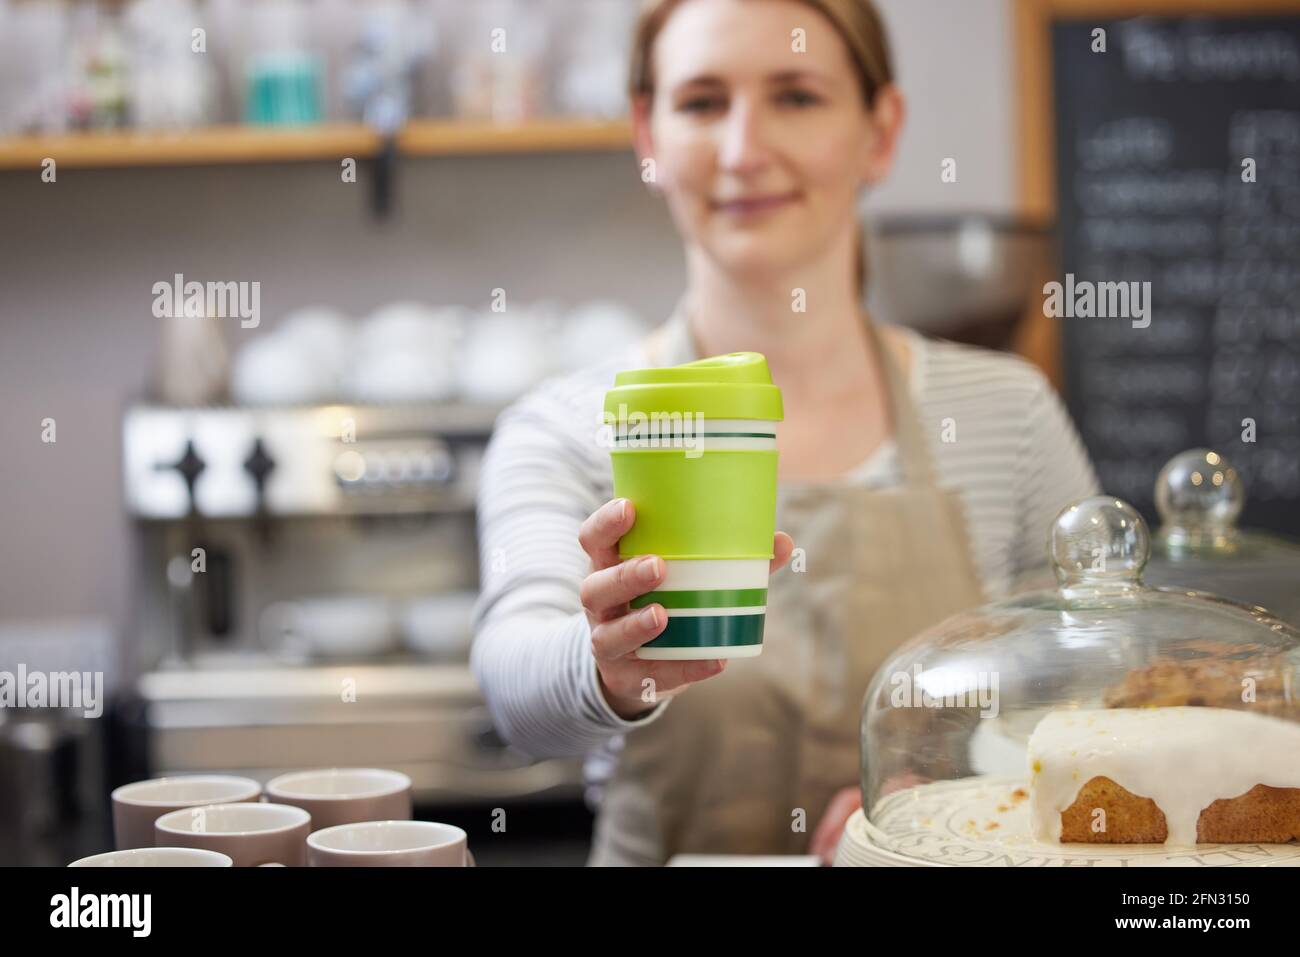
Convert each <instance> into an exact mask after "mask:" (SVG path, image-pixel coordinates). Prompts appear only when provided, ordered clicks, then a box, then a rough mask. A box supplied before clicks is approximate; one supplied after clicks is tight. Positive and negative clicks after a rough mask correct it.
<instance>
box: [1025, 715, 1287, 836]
mask: <svg viewBox="0 0 1300 957" xmlns="http://www.w3.org/2000/svg"><path fill="white" fill-rule="evenodd" d="M1029 772H1030V827H1031V829H1032V831H1033V834H1034V837H1035V838H1037V839H1038V840H1042V841H1053V842H1055V843H1060V840H1061V812H1062V811H1064V810H1065V809H1066V808H1068V807H1069V806H1070V805H1071V804H1073V803H1074V801H1075V798H1076V797H1078V794H1079V789H1080V788H1081V787H1083V785H1085V784H1087V783H1088V781H1090V780H1092V779H1093V778H1095V777H1097V776H1098V775H1104V776H1105V777H1108V778H1110V779H1111V780H1112V781H1114V782H1115V783H1116V784H1119V785H1120V786H1121V787H1124V788H1126V789H1127V790H1129V791H1131V792H1132V793H1134V794H1136V795H1138V796H1140V797H1145V798H1150V799H1151V800H1153V801H1155V803H1156V804H1157V805H1158V806H1159V808H1160V810H1161V811H1162V812H1163V813H1164V815H1165V821H1166V823H1167V824H1168V828H1169V838H1168V840H1167V841H1166V843H1167V844H1180V845H1192V844H1195V843H1196V822H1197V818H1198V817H1200V813H1201V811H1202V810H1204V809H1205V808H1206V807H1207V806H1209V805H1210V804H1212V803H1213V802H1214V801H1217V800H1219V799H1221V798H1235V797H1239V796H1240V795H1242V794H1245V793H1246V792H1247V791H1249V790H1250V789H1251V788H1253V787H1255V785H1257V784H1264V785H1268V786H1269V787H1277V788H1293V787H1300V724H1296V723H1295V722H1291V721H1284V720H1282V719H1280V718H1271V717H1267V716H1265V715H1258V714H1253V713H1251V712H1249V711H1232V710H1228V709H1225V708H1186V707H1177V708H1110V709H1106V710H1100V711H1053V712H1052V713H1050V714H1049V715H1047V717H1045V718H1043V720H1042V721H1040V722H1039V723H1038V727H1037V728H1035V729H1034V733H1033V735H1032V736H1031V737H1030V739H1029Z"/></svg>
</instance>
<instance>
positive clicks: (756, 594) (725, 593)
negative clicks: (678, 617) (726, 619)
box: [630, 588, 767, 608]
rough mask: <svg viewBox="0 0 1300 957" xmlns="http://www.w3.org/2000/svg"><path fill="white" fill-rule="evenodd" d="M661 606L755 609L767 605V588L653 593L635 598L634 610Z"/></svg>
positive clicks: (633, 601) (633, 600)
mask: <svg viewBox="0 0 1300 957" xmlns="http://www.w3.org/2000/svg"><path fill="white" fill-rule="evenodd" d="M656 603H657V604H660V605H663V606H664V607H665V608H754V607H757V606H759V605H766V604H767V589H766V588H718V589H715V590H712V591H705V590H701V589H687V590H685V591H652V592H649V593H647V594H645V595H638V596H637V597H636V598H633V599H632V601H631V603H630V604H631V605H632V607H633V608H644V607H645V606H646V605H652V604H656Z"/></svg>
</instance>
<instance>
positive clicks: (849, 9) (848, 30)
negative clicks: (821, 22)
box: [628, 0, 894, 106]
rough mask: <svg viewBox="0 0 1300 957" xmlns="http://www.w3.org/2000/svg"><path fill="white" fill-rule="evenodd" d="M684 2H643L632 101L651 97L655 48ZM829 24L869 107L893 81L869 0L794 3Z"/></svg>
mask: <svg viewBox="0 0 1300 957" xmlns="http://www.w3.org/2000/svg"><path fill="white" fill-rule="evenodd" d="M684 2H685V0H646V2H645V3H644V4H643V5H642V8H641V15H640V17H638V19H637V24H636V32H635V33H634V34H633V37H632V64H631V73H630V75H629V77H628V92H629V93H630V94H631V95H632V96H633V97H634V98H635V97H638V96H652V95H653V94H654V55H653V54H654V45H655V40H656V39H657V38H658V36H659V31H660V30H662V29H663V26H664V24H665V23H667V22H668V18H669V17H670V16H671V15H672V13H673V11H674V10H676V9H677V8H678V7H679V6H681V5H682V4H683V3H684ZM794 2H796V3H801V4H803V5H804V6H805V7H811V8H812V9H814V10H816V11H817V12H818V13H820V14H821V15H822V16H823V17H825V18H826V19H827V20H828V21H830V23H831V25H832V26H833V27H835V32H837V33H838V34H839V35H840V39H842V40H843V41H844V44H845V46H847V47H848V49H849V55H850V56H851V57H852V59H853V68H854V69H855V70H856V71H857V74H858V81H859V83H860V85H861V89H862V102H863V103H864V104H866V105H867V106H872V105H873V104H874V103H875V100H876V93H877V91H879V90H880V88H881V87H883V86H887V85H889V84H890V83H893V82H894V66H893V61H892V58H891V55H890V52H889V40H888V38H887V37H886V36H885V26H884V23H883V22H882V21H881V19H880V13H879V12H878V11H877V10H876V5H875V4H874V3H873V2H872V0H794Z"/></svg>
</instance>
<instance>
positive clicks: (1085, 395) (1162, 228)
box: [1052, 17, 1300, 536]
mask: <svg viewBox="0 0 1300 957" xmlns="http://www.w3.org/2000/svg"><path fill="white" fill-rule="evenodd" d="M1099 28H1100V29H1101V30H1103V31H1105V32H1104V35H1099V34H1098V33H1097V32H1096V31H1097V30H1098V29H1099ZM1099 40H1101V41H1103V42H1104V44H1105V49H1104V52H1103V51H1102V50H1101V49H1100V44H1099ZM1052 51H1053V61H1052V62H1053V68H1052V69H1053V77H1054V80H1053V82H1054V87H1055V88H1054V90H1053V95H1054V103H1055V116H1056V162H1057V207H1058V210H1059V222H1060V230H1061V274H1060V275H1059V276H1057V277H1055V278H1056V280H1058V281H1059V282H1060V284H1061V287H1062V289H1061V295H1060V297H1059V300H1060V302H1059V303H1058V304H1060V305H1063V306H1065V307H1066V310H1067V311H1062V312H1055V313H1053V314H1054V315H1059V316H1060V317H1061V318H1059V320H1058V321H1059V323H1060V328H1061V341H1062V349H1063V358H1064V363H1065V365H1064V371H1065V391H1066V400H1067V403H1068V405H1069V407H1070V412H1071V414H1072V415H1073V416H1074V419H1075V422H1076V423H1077V424H1078V426H1079V429H1080V431H1081V433H1082V435H1083V438H1084V441H1085V443H1086V444H1087V446H1088V449H1089V451H1090V452H1091V454H1092V457H1093V461H1094V462H1095V463H1096V465H1097V470H1098V473H1099V476H1100V479H1101V483H1102V487H1103V488H1104V489H1105V490H1106V491H1108V492H1111V493H1114V494H1116V495H1119V496H1121V497H1123V498H1125V499H1127V500H1129V501H1130V502H1132V503H1133V504H1134V505H1136V506H1138V507H1139V508H1141V509H1142V511H1143V512H1144V513H1145V514H1146V515H1147V517H1148V519H1153V518H1154V517H1155V516H1154V508H1153V504H1152V486H1153V483H1154V481H1155V477H1156V474H1157V473H1158V472H1159V470H1160V467H1161V465H1163V463H1164V462H1165V461H1166V460H1167V459H1168V458H1169V457H1170V456H1172V455H1173V454H1175V453H1176V452H1179V451H1181V450H1183V449H1187V448H1193V447H1196V446H1210V447H1213V448H1217V449H1219V450H1220V451H1222V452H1223V453H1224V454H1225V455H1226V456H1227V457H1228V459H1229V460H1230V461H1231V462H1232V463H1233V464H1234V465H1235V466H1237V468H1238V470H1239V471H1240V473H1241V475H1242V477H1243V479H1244V481H1245V483H1246V489H1247V495H1248V500H1247V509H1246V513H1245V514H1244V515H1243V517H1242V524H1245V525H1251V526H1255V527H1260V528H1271V529H1273V530H1275V531H1280V532H1284V533H1287V534H1290V535H1293V536H1300V17H1293V18H1278V17H1242V18H1238V17H1190V18H1177V19H1174V18H1159V17H1152V18H1149V17H1142V18H1136V19H1126V20H1107V19H1096V20H1086V21H1084V20H1072V19H1071V20H1057V21H1055V22H1054V23H1053V25H1052ZM1144 283H1150V286H1149V287H1144V286H1143V285H1141V284H1144ZM1133 284H1138V285H1133ZM1144 291H1145V292H1146V293H1149V297H1148V298H1147V299H1146V301H1145V302H1144V301H1143V293H1144ZM1126 299H1127V302H1126V301H1125V300H1126ZM1087 300H1091V301H1087ZM1076 305H1077V306H1078V308H1075V306H1076ZM1106 306H1109V307H1110V308H1109V310H1108V309H1107V308H1105V307H1106ZM1142 309H1146V310H1147V311H1146V313H1145V315H1143V314H1142V311H1141V310H1142ZM1117 313H1118V315H1117Z"/></svg>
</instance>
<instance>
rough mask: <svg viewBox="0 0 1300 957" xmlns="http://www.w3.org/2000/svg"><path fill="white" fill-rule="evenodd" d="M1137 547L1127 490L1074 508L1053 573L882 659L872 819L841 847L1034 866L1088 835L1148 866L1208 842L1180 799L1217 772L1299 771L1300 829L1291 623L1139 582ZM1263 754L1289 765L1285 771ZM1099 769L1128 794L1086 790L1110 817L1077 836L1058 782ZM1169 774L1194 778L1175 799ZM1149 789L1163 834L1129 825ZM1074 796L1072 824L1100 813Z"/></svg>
mask: <svg viewBox="0 0 1300 957" xmlns="http://www.w3.org/2000/svg"><path fill="white" fill-rule="evenodd" d="M1150 546H1151V542H1150V536H1149V533H1148V530H1147V526H1146V523H1145V522H1144V521H1143V519H1142V517H1141V516H1140V515H1139V514H1138V512H1137V511H1136V510H1135V509H1134V508H1133V507H1132V506H1130V505H1128V504H1127V503H1125V502H1123V501H1120V500H1118V499H1116V498H1113V497H1109V496H1097V497H1093V498H1088V499H1084V500H1082V501H1079V502H1076V503H1074V504H1072V505H1070V506H1068V507H1066V508H1065V509H1063V510H1062V511H1061V512H1060V514H1059V515H1058V516H1057V517H1056V519H1055V521H1054V523H1053V526H1052V528H1051V533H1050V539H1049V547H1050V554H1051V558H1052V561H1053V563H1054V565H1055V571H1056V577H1057V583H1058V584H1057V587H1055V588H1049V589H1044V590H1039V591H1033V592H1028V593H1023V594H1019V595H1016V596H1013V597H1011V598H1007V599H1004V600H1002V601H998V602H994V603H991V604H987V605H983V606H981V607H978V608H975V609H972V610H969V611H966V612H962V613H960V614H957V615H954V616H952V617H950V618H948V619H947V620H945V621H943V622H940V623H939V624H937V625H935V626H933V627H932V628H930V629H928V630H927V631H925V632H923V633H922V634H920V635H918V636H917V637H916V638H914V639H913V640H911V641H910V642H909V643H908V644H906V645H905V646H903V647H902V648H901V649H899V650H898V651H897V652H896V653H895V654H894V655H893V656H892V657H891V658H890V659H889V660H888V661H886V663H885V664H884V665H883V666H882V667H881V669H880V670H879V671H878V672H877V673H876V675H875V677H874V678H873V680H872V682H871V685H870V687H869V689H868V691H867V694H866V698H865V700H864V703H863V710H862V726H861V748H862V769H861V770H862V782H861V783H862V796H863V809H864V812H865V814H862V815H859V816H858V818H857V820H856V822H851V826H850V828H848V829H846V834H845V838H844V841H843V842H842V843H841V851H842V852H843V849H844V847H845V844H846V843H848V844H852V843H853V841H854V840H858V841H860V842H861V843H863V845H864V846H866V845H870V846H871V848H872V854H874V855H876V858H875V859H873V860H872V861H871V863H926V864H974V865H982V866H990V865H996V864H999V863H1000V864H1006V865H1025V864H1028V865H1031V866H1032V865H1033V864H1035V863H1038V864H1046V865H1051V864H1059V863H1062V862H1063V861H1064V862H1066V863H1068V862H1069V860H1070V858H1069V855H1070V854H1071V853H1073V851H1071V848H1078V847H1086V848H1087V849H1088V852H1089V855H1090V858H1092V857H1098V856H1099V855H1100V856H1101V857H1104V858H1108V859H1110V858H1113V859H1114V860H1116V861H1119V860H1123V861H1125V866H1131V865H1132V864H1134V863H1143V861H1140V860H1130V858H1134V856H1135V855H1137V856H1139V857H1141V856H1142V855H1147V858H1149V859H1148V860H1146V862H1148V863H1162V864H1168V863H1170V861H1169V860H1168V859H1167V858H1168V855H1169V854H1170V853H1171V851H1170V848H1171V847H1173V846H1174V843H1175V842H1181V843H1190V844H1203V843H1204V842H1203V840H1202V839H1201V838H1200V837H1190V838H1189V836H1188V835H1189V833H1190V832H1189V831H1188V827H1189V826H1190V827H1192V828H1196V827H1199V826H1201V825H1199V824H1198V823H1197V822H1198V820H1199V819H1198V818H1195V817H1194V816H1193V817H1192V819H1191V824H1190V825H1189V824H1188V823H1187V822H1188V815H1187V813H1185V811H1186V809H1182V810H1180V807H1181V805H1180V801H1181V802H1182V803H1184V804H1185V803H1186V801H1184V800H1183V797H1184V796H1186V800H1187V801H1191V800H1193V799H1194V798H1195V796H1196V795H1197V794H1199V793H1200V791H1198V790H1197V788H1198V787H1200V788H1201V789H1202V790H1204V789H1205V788H1212V787H1214V786H1216V785H1215V784H1214V781H1215V779H1216V776H1217V778H1218V779H1219V782H1220V785H1222V782H1223V781H1225V780H1228V781H1231V780H1237V779H1241V780H1244V781H1248V782H1253V783H1255V784H1260V785H1265V786H1270V787H1277V788H1282V787H1283V786H1285V785H1287V783H1288V782H1292V783H1293V784H1294V786H1295V788H1296V790H1295V791H1294V792H1290V791H1279V792H1278V794H1279V795H1282V796H1283V797H1286V798H1288V799H1290V798H1294V799H1295V807H1294V810H1295V813H1296V815H1297V823H1296V827H1297V830H1296V832H1295V837H1296V838H1297V839H1300V631H1296V630H1295V629H1294V628H1292V627H1291V626H1290V625H1288V624H1287V623H1286V622H1284V621H1282V620H1280V619H1278V618H1275V617H1273V616H1272V615H1271V614H1269V613H1268V612H1266V611H1265V610H1263V609H1262V608H1256V607H1250V606H1246V605H1242V604H1238V603H1235V602H1232V601H1229V600H1226V599H1223V598H1219V597H1216V596H1213V595H1210V594H1206V593H1203V592H1199V591H1192V590H1189V589H1181V590H1173V589H1161V588H1153V587H1150V586H1148V585H1147V584H1146V583H1144V581H1143V580H1142V571H1143V566H1144V565H1145V564H1146V562H1147V559H1148V557H1149V553H1150ZM1208 709H1215V710H1213V711H1210V710H1208ZM1207 721H1208V722H1209V723H1210V725H1211V726H1210V727H1209V728H1208V729H1207V728H1206V727H1204V725H1205V723H1206V722H1207ZM1152 722H1155V723H1154V724H1153V723H1152ZM1242 722H1263V724H1262V725H1258V726H1257V725H1255V724H1249V725H1248V726H1242ZM1243 735H1244V736H1246V737H1248V738H1249V739H1250V741H1251V742H1252V747H1254V745H1255V744H1258V749H1259V753H1258V755H1257V756H1256V757H1254V758H1252V757H1251V754H1252V750H1251V747H1246V746H1245V745H1246V742H1245V741H1242V740H1241V738H1242V736H1243ZM1081 736H1082V737H1081ZM1223 741H1229V742H1236V746H1235V747H1226V748H1225V747H1221V746H1220V745H1221V743H1222V742H1223ZM1197 742H1199V743H1197ZM1189 749H1191V750H1190V751H1189ZM1148 752H1149V753H1148ZM1224 752H1226V753H1227V755H1228V756H1227V757H1226V758H1225V757H1224ZM1189 755H1190V756H1189ZM1085 759H1086V760H1085ZM1094 759H1095V761H1097V762H1102V763H1100V764H1095V765H1093V764H1089V763H1088V761H1089V760H1094ZM1107 761H1108V762H1110V763H1106V762H1107ZM1125 761H1128V762H1130V765H1125V764H1124V762H1125ZM1232 761H1237V763H1238V764H1239V765H1240V767H1236V766H1235V765H1234V766H1233V767H1235V770H1233V768H1229V767H1227V764H1231V762H1232ZM1225 762H1227V763H1226V764H1225ZM1269 763H1272V764H1282V765H1285V766H1286V767H1285V769H1284V772H1279V773H1280V774H1281V776H1280V777H1279V776H1278V774H1275V773H1274V772H1273V770H1271V769H1269V768H1268V767H1265V766H1264V765H1266V764H1269ZM1256 765H1258V773H1257V772H1256ZM1112 767H1113V768H1115V770H1109V769H1111V768H1112ZM1098 768H1100V769H1101V770H1100V771H1097V769H1098ZM1093 771H1096V772H1097V773H1096V774H1093ZM1103 772H1105V774H1103ZM1157 774H1159V775H1161V778H1160V780H1159V781H1156V782H1154V783H1152V782H1151V780H1150V779H1151V777H1152V776H1153V775H1157ZM1234 774H1235V775H1236V776H1237V777H1236V778H1234V777H1233V775H1234ZM1106 775H1109V777H1107V776H1106ZM1126 775H1127V776H1126ZM1071 778H1072V779H1073V782H1074V783H1073V784H1071V783H1070V782H1071ZM1255 778H1258V780H1257V781H1256V780H1255ZM1108 779H1114V780H1112V781H1111V783H1112V784H1113V783H1116V781H1118V783H1119V784H1120V785H1125V784H1127V786H1128V788H1129V789H1131V793H1130V790H1126V789H1125V788H1124V787H1119V788H1118V789H1115V790H1112V791H1111V792H1108V793H1109V794H1110V797H1109V798H1107V799H1106V800H1102V799H1097V800H1094V801H1093V802H1092V803H1093V804H1095V805H1097V806H1099V807H1101V812H1100V813H1101V816H1102V817H1103V818H1104V817H1105V816H1106V814H1107V813H1109V814H1110V818H1109V820H1110V822H1111V823H1110V825H1109V826H1110V828H1111V830H1110V831H1109V832H1102V834H1101V836H1100V837H1097V836H1095V835H1094V836H1093V837H1089V836H1087V834H1085V833H1083V832H1082V831H1081V832H1079V833H1075V832H1074V831H1071V830H1070V829H1069V826H1068V822H1067V825H1062V823H1061V821H1064V820H1066V818H1067V817H1068V813H1073V812H1074V811H1075V810H1080V805H1079V801H1081V800H1083V799H1082V797H1080V798H1079V799H1078V800H1076V802H1075V804H1074V805H1072V806H1069V811H1068V813H1066V812H1064V810H1063V807H1062V805H1068V801H1066V800H1063V799H1062V795H1063V794H1066V792H1070V793H1073V792H1079V794H1080V795H1082V794H1083V792H1082V791H1080V790H1079V789H1080V787H1081V786H1082V785H1084V784H1087V785H1089V786H1090V787H1092V786H1094V785H1096V786H1100V784H1099V783H1098V782H1099V781H1105V780H1108ZM1179 779H1183V780H1185V781H1186V782H1188V784H1187V787H1186V788H1184V791H1183V792H1179V796H1177V797H1171V796H1170V795H1169V794H1168V793H1167V790H1168V788H1169V787H1170V786H1171V785H1170V783H1169V782H1172V781H1177V780H1179ZM1049 785H1051V787H1053V788H1055V791H1054V792H1052V793H1049V791H1050V790H1051V789H1050V788H1049ZM1242 790H1243V792H1244V791H1245V790H1248V788H1247V787H1243V788H1242ZM1207 793H1208V792H1207ZM1270 793H1271V792H1270ZM1066 796H1067V797H1068V795H1066ZM1221 796H1222V795H1221ZM1153 797H1154V799H1155V804H1156V806H1159V807H1160V808H1161V811H1162V814H1161V815H1160V816H1161V817H1162V818H1163V819H1164V822H1165V824H1164V826H1165V827H1166V834H1165V836H1164V838H1161V837H1160V834H1159V832H1158V831H1152V832H1150V833H1148V832H1145V831H1142V830H1140V829H1135V828H1136V824H1135V822H1136V821H1137V820H1138V816H1137V815H1135V814H1133V813H1130V811H1131V809H1132V807H1135V806H1137V805H1136V804H1135V802H1138V801H1141V800H1147V799H1150V798H1153ZM1130 799H1131V800H1130ZM1053 800H1054V801H1056V802H1057V806H1055V807H1052V806H1050V804H1051V801H1053ZM1108 801H1109V803H1107V802H1108ZM1126 801H1127V802H1128V803H1127V804H1126V803H1125V802H1126ZM1044 802H1046V803H1044ZM1116 802H1118V803H1116ZM1085 803H1086V802H1085ZM1082 810H1083V811H1088V812H1089V814H1090V816H1089V817H1088V818H1087V819H1086V821H1085V825H1084V826H1085V827H1086V826H1087V825H1095V822H1094V821H1093V816H1095V815H1096V814H1097V813H1099V812H1098V810H1097V807H1087V808H1082ZM1261 813H1262V812H1261ZM1081 820H1082V819H1081ZM1157 823H1158V822H1157ZM855 827H856V828H857V830H856V831H855V830H854V828H855ZM1063 828H1064V829H1063ZM1126 828H1127V829H1128V830H1125V829H1126ZM1197 833H1198V834H1200V833H1201V832H1197ZM1204 833H1206V834H1208V833H1211V832H1210V831H1208V830H1207V831H1205V832H1204ZM1217 833H1218V834H1219V836H1220V837H1222V836H1223V834H1225V833H1227V834H1228V836H1229V837H1232V834H1231V833H1229V832H1225V831H1223V830H1222V829H1220V831H1219V832H1217ZM1243 833H1245V832H1244V831H1243ZM1251 833H1255V834H1256V836H1258V834H1263V833H1265V831H1262V830H1260V831H1258V832H1251ZM1072 834H1073V835H1074V836H1073V837H1072V836H1071V835H1072ZM1153 834H1154V836H1153ZM1143 837H1145V840H1137V839H1140V838H1143ZM1088 841H1095V842H1096V843H1094V844H1085V843H1083V842H1088ZM1121 841H1122V842H1124V843H1121ZM1281 847H1286V848H1289V850H1288V851H1287V852H1286V853H1287V854H1289V856H1290V857H1292V858H1294V859H1295V861H1294V862H1295V863H1296V864H1298V865H1300V843H1292V844H1290V845H1278V847H1277V848H1273V849H1272V850H1270V851H1268V852H1267V853H1269V854H1272V853H1274V852H1276V853H1283V852H1282V851H1281V850H1279V849H1278V848H1281ZM1135 848H1141V851H1142V853H1141V854H1138V852H1137V851H1136V850H1135ZM882 855H883V856H884V857H896V858H898V859H897V860H891V861H885V860H882V859H880V857H881V856H882ZM1039 857H1041V858H1042V860H1037V858H1039ZM1021 858H1024V859H1023V860H1022V859H1021Z"/></svg>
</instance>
